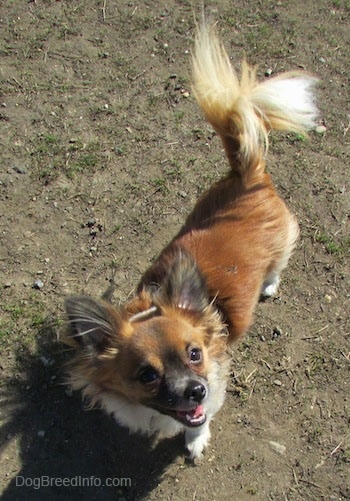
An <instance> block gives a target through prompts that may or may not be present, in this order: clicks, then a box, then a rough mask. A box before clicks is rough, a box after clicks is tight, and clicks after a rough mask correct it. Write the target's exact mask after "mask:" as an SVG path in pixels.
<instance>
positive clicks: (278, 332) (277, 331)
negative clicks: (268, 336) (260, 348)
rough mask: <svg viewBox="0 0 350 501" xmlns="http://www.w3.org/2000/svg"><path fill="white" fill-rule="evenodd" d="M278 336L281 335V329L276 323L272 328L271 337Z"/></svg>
mask: <svg viewBox="0 0 350 501" xmlns="http://www.w3.org/2000/svg"><path fill="white" fill-rule="evenodd" d="M279 336H282V330H281V329H280V327H278V325H276V327H274V328H273V330H272V337H273V338H274V339H276V338H277V337H279Z"/></svg>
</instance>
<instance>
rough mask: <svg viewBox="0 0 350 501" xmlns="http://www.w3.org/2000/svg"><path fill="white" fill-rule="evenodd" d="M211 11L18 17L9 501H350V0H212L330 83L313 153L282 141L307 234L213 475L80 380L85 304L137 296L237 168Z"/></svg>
mask: <svg viewBox="0 0 350 501" xmlns="http://www.w3.org/2000/svg"><path fill="white" fill-rule="evenodd" d="M201 4H202V2H197V1H196V0H193V1H187V0H177V1H174V0H168V1H167V2H161V1H157V0H156V1H150V0H140V1H138V2H136V1H126V0H104V1H102V0H101V1H97V0H92V1H90V2H86V1H83V0H74V1H54V0H36V1H23V0H7V1H3V2H1V5H0V18H1V19H0V21H1V28H2V30H1V33H2V34H1V39H0V55H1V62H0V71H1V77H0V78H1V80H0V93H1V97H0V121H1V131H2V132H1V138H0V141H1V150H0V156H1V164H0V165H1V167H0V231H1V244H0V287H1V296H0V309H1V318H0V347H1V355H0V373H1V388H0V389H1V394H0V400H1V425H2V431H1V458H0V471H1V479H0V491H1V493H2V499H4V500H17V499H18V500H36V499H38V500H41V499H50V500H56V499H64V500H76V499H92V500H100V499H101V500H102V499H103V500H110V499H116V500H120V501H121V500H140V499H148V500H159V499H161V500H185V499H186V500H207V499H210V500H212V501H214V500H232V499H233V500H238V501H241V500H243V501H244V500H249V499H257V500H288V501H293V500H334V501H336V500H337V501H338V500H345V499H350V384H349V367H350V336H349V332H350V329H349V324H350V321H349V307H350V304H349V297H350V296H349V292H350V289H349V255H350V251H349V243H350V238H349V214H350V197H349V189H350V185H349V156H350V155H349V153H350V149H349V137H350V132H349V126H350V117H349V112H350V109H349V70H350V67H349V43H350V30H349V20H350V4H349V0H333V1H331V0H318V2H314V1H312V0H306V1H305V0H304V1H303V0H294V1H293V2H292V1H290V0H283V1H277V0H260V1H259V0H250V1H248V0H241V1H238V0H227V1H226V0H221V1H220V0H217V1H214V0H213V1H208V2H206V4H207V5H206V12H207V13H208V15H210V16H212V17H213V18H214V19H216V20H217V21H218V31H219V34H220V36H221V38H222V39H223V41H224V43H225V45H226V48H227V50H228V51H229V53H230V54H231V55H232V57H233V61H234V64H236V65H237V66H238V65H239V62H240V61H241V59H242V57H244V56H245V57H246V58H247V59H248V61H249V62H251V63H252V64H256V65H258V67H259V75H260V77H261V78H262V79H263V78H266V75H267V74H269V73H272V74H275V73H277V72H280V71H283V70H288V69H296V68H304V69H306V70H308V71H310V72H312V73H314V74H316V75H318V76H319V78H320V83H319V85H318V102H319V107H320V111H321V112H320V127H319V128H318V130H317V131H314V132H311V134H310V137H309V138H308V139H304V138H302V137H300V136H295V135H291V134H290V135H278V136H277V135H276V136H273V137H272V138H271V149H270V156H269V171H270V172H271V173H272V176H273V179H274V180H275V183H276V185H277V188H278V190H279V192H280V193H281V195H282V196H283V197H284V199H285V200H286V201H287V202H288V204H289V205H290V207H291V208H292V210H293V211H294V212H295V214H296V215H297V217H298V220H299V222H300V227H301V238H300V241H299V244H298V247H297V249H296V251H295V253H294V255H293V258H292V260H291V263H290V266H289V268H288V270H287V272H286V273H285V274H284V280H283V283H282V285H281V289H280V292H279V295H278V297H276V298H275V299H274V300H270V301H266V302H264V303H260V304H259V306H258V308H257V311H256V315H255V323H254V326H253V327H252V328H251V330H250V332H249V334H248V335H247V336H246V338H245V339H244V340H243V341H242V342H241V343H238V344H237V345H236V346H235V347H234V349H233V351H232V375H231V381H230V385H229V389H228V393H227V399H226V403H225V406H224V408H223V409H222V411H221V412H220V413H219V414H218V415H217V417H216V419H215V422H214V423H213V426H212V441H211V444H210V447H209V449H208V450H207V451H206V454H205V456H204V460H203V461H202V464H200V465H197V466H193V465H191V464H189V463H188V461H187V460H186V457H185V454H184V447H183V440H182V438H181V437H178V438H176V439H175V440H171V441H169V440H168V441H166V442H160V443H159V444H154V443H151V442H150V441H149V440H148V439H145V438H142V437H138V436H136V437H135V436H129V435H128V433H127V431H125V430H124V429H122V428H119V427H118V426H117V425H116V424H115V423H114V422H112V420H111V419H110V418H109V417H107V416H105V415H103V414H102V413H101V412H100V411H98V410H95V411H91V412H86V411H85V410H84V409H83V405H82V402H81V396H80V395H76V394H74V395H72V394H71V393H70V392H69V391H68V390H67V389H66V387H65V386H63V385H62V381H63V378H64V374H63V370H62V364H63V363H64V361H65V360H66V359H67V357H68V355H69V354H68V353H67V352H66V348H65V347H64V346H63V345H61V344H60V343H59V342H57V338H58V335H59V333H60V332H61V331H62V329H63V326H64V315H63V302H64V298H65V297H66V296H67V295H69V294H74V293H85V294H91V295H93V296H99V295H101V294H103V293H104V292H105V291H106V289H107V288H108V286H109V285H110V283H111V281H113V280H114V281H115V283H116V284H117V289H116V291H115V293H114V301H115V303H116V304H118V303H119V302H120V301H124V300H125V299H126V298H127V297H128V296H129V295H130V294H131V293H132V291H133V288H134V287H135V286H136V284H137V282H138V279H139V277H140V275H141V273H142V272H143V271H144V270H145V269H146V268H147V267H148V265H149V264H150V262H151V261H152V259H154V257H155V256H156V255H157V254H158V253H159V252H160V250H161V249H162V247H163V246H164V245H165V244H166V243H167V242H168V241H169V240H170V239H171V237H172V236H173V235H174V234H175V233H176V232H177V230H178V229H179V228H180V226H181V224H182V222H183V221H184V219H185V216H186V214H188V212H189V211H190V209H191V207H192V206H193V204H194V202H195V200H196V199H197V197H198V195H199V194H200V193H201V192H202V191H203V190H204V189H205V188H206V187H208V186H209V185H210V183H211V182H212V181H213V180H216V179H218V178H219V176H221V175H222V174H223V173H225V172H226V169H227V164H226V160H225V158H224V155H223V151H222V146H221V144H220V141H219V139H218V138H217V137H216V136H215V134H214V133H213V131H212V130H211V129H210V128H209V127H208V125H207V124H206V123H205V121H204V119H203V117H202V116H201V113H200V111H199V110H198V108H197V106H196V103H195V101H194V99H193V97H192V96H191V88H190V51H191V47H192V43H193V33H194V13H198V12H200V11H201ZM292 98H293V96H291V99H292ZM86 478H88V479H90V480H89V482H88V481H86V480H84V479H86ZM109 478H113V479H114V486H113V487H110V486H107V485H105V484H106V483H107V482H106V480H107V479H109ZM36 479H41V480H39V481H40V482H41V484H40V485H39V484H38V481H37V480H36ZM62 479H68V480H67V481H66V482H67V483H66V485H62V484H63V480H62ZM74 479H75V481H74ZM79 479H80V480H79ZM79 481H80V486H79ZM45 482H46V484H45ZM48 482H49V484H50V485H47V483H48ZM84 482H85V485H82V484H84ZM60 483H61V485H60ZM74 483H75V485H74ZM69 484H70V485H69ZM77 484H78V485H77ZM88 484H89V485H88ZM39 487H40V488H39Z"/></svg>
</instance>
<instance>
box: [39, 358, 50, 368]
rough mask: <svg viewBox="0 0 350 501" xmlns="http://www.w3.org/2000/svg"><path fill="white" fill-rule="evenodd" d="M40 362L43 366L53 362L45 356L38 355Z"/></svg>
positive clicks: (48, 365)
mask: <svg viewBox="0 0 350 501" xmlns="http://www.w3.org/2000/svg"><path fill="white" fill-rule="evenodd" d="M40 362H41V363H42V364H43V366H44V367H50V365H52V364H53V360H51V359H50V358H46V357H40Z"/></svg>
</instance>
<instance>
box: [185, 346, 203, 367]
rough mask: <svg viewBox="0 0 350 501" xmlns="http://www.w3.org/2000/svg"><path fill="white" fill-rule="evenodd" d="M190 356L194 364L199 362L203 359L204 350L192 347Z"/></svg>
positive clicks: (189, 351)
mask: <svg viewBox="0 0 350 501" xmlns="http://www.w3.org/2000/svg"><path fill="white" fill-rule="evenodd" d="M188 356H189V358H190V360H191V362H193V363H194V364H199V363H200V362H201V361H202V350H201V349H200V348H190V349H189V350H188Z"/></svg>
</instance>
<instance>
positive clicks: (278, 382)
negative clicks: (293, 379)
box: [273, 379, 282, 386]
mask: <svg viewBox="0 0 350 501" xmlns="http://www.w3.org/2000/svg"><path fill="white" fill-rule="evenodd" d="M273 384H275V385H276V386H282V381H280V380H279V379H275V380H274V382H273Z"/></svg>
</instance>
